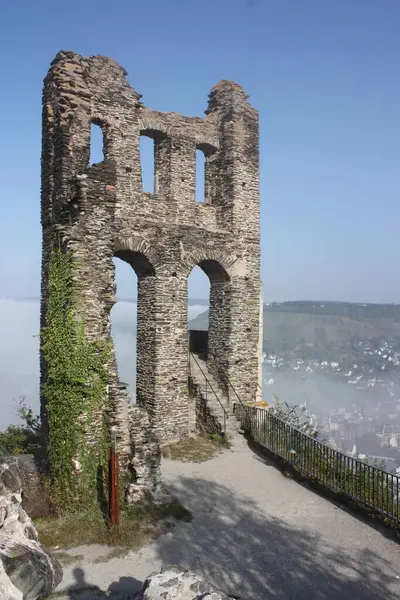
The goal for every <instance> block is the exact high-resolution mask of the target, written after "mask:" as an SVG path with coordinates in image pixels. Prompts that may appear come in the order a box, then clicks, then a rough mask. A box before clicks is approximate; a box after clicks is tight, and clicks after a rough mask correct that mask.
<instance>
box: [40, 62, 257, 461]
mask: <svg viewBox="0 0 400 600" xmlns="http://www.w3.org/2000/svg"><path fill="white" fill-rule="evenodd" d="M126 75H127V74H126V72H125V71H124V70H123V69H122V68H121V67H120V66H119V65H118V64H117V63H115V62H114V61H113V60H111V59H109V58H106V57H102V56H94V57H90V58H85V57H82V56H80V55H78V54H75V53H73V52H66V51H65V52H64V51H63V52H60V53H59V54H58V55H57V56H56V58H55V60H54V61H53V63H52V65H51V67H50V70H49V72H48V75H47V77H46V79H45V85H44V92H43V149H42V226H43V260H42V324H44V321H45V309H46V302H47V300H46V298H47V271H48V261H49V245H50V242H51V239H52V238H53V237H54V234H55V232H58V233H60V235H61V238H62V240H63V243H64V245H65V247H67V248H69V249H70V250H72V252H73V254H74V257H75V258H76V277H75V282H74V283H75V287H76V291H77V292H78V294H79V295H80V296H81V297H82V299H83V302H84V306H85V313H86V317H87V321H86V325H87V334H88V335H89V336H92V337H103V338H105V339H106V338H108V337H109V336H110V310H111V308H112V306H113V304H114V303H115V301H116V299H115V280H114V266H113V261H112V258H113V257H118V258H120V259H121V260H124V261H126V262H127V263H128V264H130V265H131V266H132V268H133V269H134V270H135V272H136V274H137V277H138V333H137V401H138V404H139V405H142V406H144V407H145V408H146V409H147V411H148V414H149V418H150V421H151V423H152V424H153V426H154V428H155V431H156V433H157V435H158V436H159V439H160V441H161V442H170V441H173V440H177V439H179V438H182V437H185V436H186V435H187V433H188V430H189V419H190V415H189V402H188V385H187V382H188V334H187V278H188V275H189V274H190V272H191V270H192V269H193V267H195V266H196V265H199V266H200V267H201V268H202V269H203V270H204V271H205V273H206V274H207V275H208V276H209V278H210V282H211V293H210V325H209V349H210V350H211V352H209V358H208V361H209V368H210V370H211V371H212V372H213V373H214V375H215V376H216V377H217V379H219V380H220V382H221V385H222V386H224V385H225V387H226V379H225V378H222V372H224V373H228V375H229V378H230V380H231V381H232V384H233V385H234V387H235V388H236V390H237V392H238V394H239V395H240V396H241V397H242V398H243V400H248V399H253V398H254V397H255V396H256V393H257V381H258V371H259V369H258V367H259V358H260V357H259V348H258V343H259V341H258V340H259V315H260V310H259V298H260V235H259V164H258V113H257V111H256V110H254V109H253V108H252V107H251V106H250V104H249V103H248V100H247V95H246V94H245V92H244V91H243V89H242V88H241V87H240V86H239V85H237V84H235V83H232V82H230V81H221V82H220V83H219V84H218V85H217V86H215V87H214V88H213V90H212V91H211V93H210V96H209V103H208V108H207V111H206V116H205V118H198V117H185V116H182V115H179V114H175V113H162V112H159V111H153V110H150V109H148V108H146V107H145V106H144V105H143V103H142V102H141V100H140V98H141V96H140V95H139V94H138V93H137V92H136V91H135V90H134V89H133V88H132V87H131V86H130V85H129V84H128V82H127V78H126ZM91 123H96V124H98V125H100V126H101V128H102V131H103V138H104V161H103V162H102V163H99V164H95V165H90V164H89V158H90V126H91ZM141 135H145V136H148V137H151V138H152V139H153V140H154V146H155V150H154V157H155V189H154V194H148V193H144V192H143V186H142V173H141V164H140V136H141ZM196 149H200V150H202V151H203V152H204V154H205V160H206V164H205V202H203V203H200V202H196V200H195V187H196V161H195V154H196ZM41 372H42V380H43V379H45V378H46V365H45V364H44V362H43V360H42V363H41ZM224 382H225V383H224ZM226 391H227V392H229V389H228V388H227V389H226ZM109 394H110V400H111V404H112V420H111V424H116V425H118V430H119V437H118V442H119V450H120V451H121V452H128V448H129V426H128V424H127V422H126V421H127V418H126V403H127V396H126V392H125V391H124V390H121V389H120V387H119V382H118V373H117V370H116V362H115V360H114V361H111V363H110V365H109ZM42 414H43V417H44V419H45V418H46V408H45V406H42Z"/></svg>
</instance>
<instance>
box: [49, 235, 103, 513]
mask: <svg viewBox="0 0 400 600" xmlns="http://www.w3.org/2000/svg"><path fill="white" fill-rule="evenodd" d="M74 270H75V263H74V259H73V256H72V252H71V251H63V250H62V249H61V245H60V243H59V242H58V243H54V244H53V247H52V250H51V256H50V264H49V276H48V286H49V288H48V302H47V310H46V325H45V327H44V328H43V330H42V332H41V344H42V351H43V356H44V359H45V362H46V366H47V380H46V382H45V383H44V384H43V386H42V395H43V397H44V399H45V402H46V407H47V419H48V432H49V437H48V448H47V451H48V459H49V464H50V472H51V480H52V491H53V496H54V501H55V504H56V507H57V509H58V510H60V511H64V510H70V509H72V508H73V507H74V506H75V505H76V506H79V505H80V503H81V502H82V501H83V502H85V504H86V503H87V502H88V501H90V500H94V501H95V500H96V499H97V494H98V472H99V467H101V466H104V465H105V462H106V459H107V455H106V453H107V444H108V427H107V412H108V411H107V408H108V407H107V387H106V386H107V362H108V360H109V357H110V352H111V346H110V343H109V342H107V341H104V340H92V339H88V338H87V336H86V332H85V319H84V310H83V305H82V302H81V299H80V298H78V297H77V296H76V294H75V293H74V286H73V276H74Z"/></svg>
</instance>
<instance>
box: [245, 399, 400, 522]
mask: <svg viewBox="0 0 400 600" xmlns="http://www.w3.org/2000/svg"><path fill="white" fill-rule="evenodd" d="M234 410H235V415H236V416H237V418H238V419H239V421H240V423H241V425H242V427H243V429H244V430H245V431H247V432H248V433H249V434H250V435H251V437H252V438H253V440H254V441H255V442H257V443H259V444H260V445H261V446H264V447H265V448H267V449H268V450H269V451H270V452H272V453H273V454H275V455H276V456H279V457H281V458H282V459H284V460H285V461H287V462H288V463H290V464H291V465H292V466H293V468H294V469H296V470H297V471H299V472H301V473H303V474H304V475H306V476H308V477H310V478H311V479H313V480H316V481H318V482H319V483H321V484H323V485H324V486H325V487H327V488H329V489H330V490H332V491H334V492H338V493H340V494H343V495H345V496H347V497H349V498H351V499H352V500H354V501H356V502H357V503H358V504H360V505H363V506H364V507H366V508H368V509H371V510H373V511H374V512H376V513H379V514H380V515H381V516H383V517H384V518H385V519H387V520H389V521H390V522H392V523H393V524H395V525H397V526H399V525H400V477H399V476H397V475H392V474H390V473H387V472H386V471H383V470H382V469H379V468H377V467H375V466H373V465H369V464H367V463H366V462H364V461H361V460H358V459H356V458H352V457H350V456H347V455H345V454H342V453H341V452H338V451H337V450H334V449H333V448H330V447H329V446H327V445H326V444H323V443H322V442H320V441H318V440H317V439H315V438H313V437H311V436H309V435H307V434H305V433H303V432H301V431H299V430H297V429H295V428H294V427H292V426H291V425H288V424H287V423H285V421H283V420H282V419H280V418H279V417H277V416H275V415H274V414H272V413H271V412H270V411H269V410H263V409H261V408H253V407H247V406H243V405H242V404H240V405H235V409H234Z"/></svg>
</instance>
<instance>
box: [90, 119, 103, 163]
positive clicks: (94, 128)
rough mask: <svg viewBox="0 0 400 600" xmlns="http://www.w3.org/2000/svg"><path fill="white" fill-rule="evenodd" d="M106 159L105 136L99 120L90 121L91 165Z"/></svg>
mask: <svg viewBox="0 0 400 600" xmlns="http://www.w3.org/2000/svg"><path fill="white" fill-rule="evenodd" d="M103 160H104V136H103V130H102V128H101V125H100V123H99V122H97V121H96V122H93V123H90V158H89V165H90V166H91V165H94V164H96V163H101V162H103Z"/></svg>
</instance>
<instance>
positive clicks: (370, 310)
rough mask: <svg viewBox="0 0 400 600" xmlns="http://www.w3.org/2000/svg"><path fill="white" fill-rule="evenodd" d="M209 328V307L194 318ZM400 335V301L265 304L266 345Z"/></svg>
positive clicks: (335, 342) (199, 325)
mask: <svg viewBox="0 0 400 600" xmlns="http://www.w3.org/2000/svg"><path fill="white" fill-rule="evenodd" d="M190 328H191V329H207V328H208V311H205V312H204V313H201V314H200V315H198V316H197V317H196V318H195V319H193V320H192V321H191V322H190ZM388 337H400V305H396V304H354V303H349V302H311V301H310V302H308V301H302V302H282V303H274V304H267V305H264V331H263V338H264V346H269V347H272V348H274V347H276V348H277V347H279V346H287V347H293V346H297V345H302V346H307V345H312V346H314V345H317V346H326V345H347V344H349V343H351V342H355V341H357V340H366V339H369V338H371V339H377V338H384V339H387V338H388Z"/></svg>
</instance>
